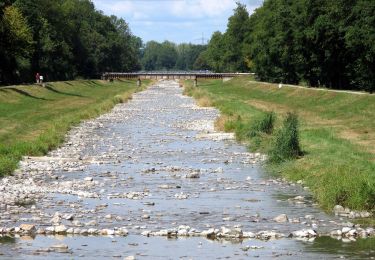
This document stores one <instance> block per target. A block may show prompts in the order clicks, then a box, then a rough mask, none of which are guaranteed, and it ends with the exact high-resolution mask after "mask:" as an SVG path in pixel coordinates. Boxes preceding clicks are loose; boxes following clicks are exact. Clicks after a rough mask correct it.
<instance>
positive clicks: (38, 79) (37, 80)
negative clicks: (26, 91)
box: [35, 72, 40, 84]
mask: <svg viewBox="0 0 375 260" xmlns="http://www.w3.org/2000/svg"><path fill="white" fill-rule="evenodd" d="M35 81H36V83H37V84H38V83H39V82H40V75H39V72H37V73H36V75H35Z"/></svg>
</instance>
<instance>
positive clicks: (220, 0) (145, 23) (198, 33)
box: [92, 0, 263, 44]
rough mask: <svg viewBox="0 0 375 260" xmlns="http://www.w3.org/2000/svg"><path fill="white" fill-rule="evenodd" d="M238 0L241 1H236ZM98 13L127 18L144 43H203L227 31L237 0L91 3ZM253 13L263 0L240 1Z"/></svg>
mask: <svg viewBox="0 0 375 260" xmlns="http://www.w3.org/2000/svg"><path fill="white" fill-rule="evenodd" d="M237 1H238V0H237ZM92 2H93V3H94V4H95V6H96V8H97V9H98V10H102V11H103V12H104V13H105V14H107V15H111V14H114V15H116V16H118V17H122V18H124V19H125V20H126V21H127V22H128V24H129V26H130V28H131V30H132V32H133V34H135V35H137V36H139V37H141V38H142V40H143V41H144V42H147V41H150V40H156V41H159V42H162V41H164V40H169V41H173V42H176V43H181V42H191V43H196V44H198V43H202V40H201V38H202V34H203V35H204V38H206V40H207V39H209V38H210V37H211V35H212V33H213V32H215V31H222V32H223V31H225V29H226V25H227V21H228V18H229V17H230V16H231V15H232V14H233V9H234V8H235V7H236V0H92ZM239 2H241V3H243V4H246V6H247V9H248V11H249V12H250V13H252V12H253V10H254V9H255V8H257V7H259V6H261V4H262V3H263V0H240V1H239Z"/></svg>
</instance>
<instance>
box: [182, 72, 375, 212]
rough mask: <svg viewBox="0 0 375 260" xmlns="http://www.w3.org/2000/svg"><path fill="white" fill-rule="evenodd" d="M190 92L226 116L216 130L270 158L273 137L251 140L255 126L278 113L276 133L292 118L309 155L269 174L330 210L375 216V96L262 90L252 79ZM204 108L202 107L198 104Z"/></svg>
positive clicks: (207, 84) (211, 83) (210, 83)
mask: <svg viewBox="0 0 375 260" xmlns="http://www.w3.org/2000/svg"><path fill="white" fill-rule="evenodd" d="M186 86H187V87H186V90H185V92H186V93H187V94H189V95H192V96H193V97H195V98H196V99H198V100H200V99H209V100H210V101H209V102H208V101H205V102H204V103H207V104H213V105H214V106H216V107H217V108H218V109H219V110H220V111H221V112H222V117H221V118H219V119H218V121H217V126H218V127H219V128H220V129H222V130H226V131H235V132H236V136H237V138H238V139H239V140H241V141H244V142H247V143H248V144H249V148H250V149H251V150H254V149H256V150H260V151H263V152H266V153H268V152H270V147H271V146H272V145H271V144H272V142H274V136H272V135H266V134H260V135H259V136H256V137H254V138H253V137H251V134H249V133H250V131H251V128H252V124H253V123H254V122H256V121H257V120H259V118H261V117H262V116H264V113H265V112H269V111H273V112H275V113H276V115H277V120H276V123H275V128H280V125H281V123H282V119H283V118H284V117H285V115H286V113H287V112H295V113H297V114H298V116H299V121H300V143H301V146H302V150H303V153H304V155H303V156H301V157H300V158H299V159H297V160H290V161H286V162H283V163H278V164H268V165H267V167H266V169H268V170H269V171H270V172H271V173H274V174H278V175H281V176H283V177H286V178H287V179H289V180H293V181H297V180H303V181H304V182H305V184H306V185H307V186H308V187H310V190H311V191H312V193H313V195H314V197H315V198H316V200H317V201H318V202H319V204H320V205H321V206H322V207H323V208H324V209H326V210H331V209H332V208H333V207H334V206H335V205H336V204H340V205H343V206H347V207H349V208H351V209H357V210H362V209H366V210H372V211H374V210H375V96H374V95H370V94H364V95H356V94H348V93H337V92H329V91H317V90H313V89H305V88H292V87H282V88H279V87H278V85H276V84H263V83H257V82H255V81H252V80H251V79H250V78H247V77H244V78H236V79H232V80H230V81H228V82H222V81H221V80H200V81H199V82H198V88H194V87H192V84H191V82H186ZM198 103H199V101H198Z"/></svg>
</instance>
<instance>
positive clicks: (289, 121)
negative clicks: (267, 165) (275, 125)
mask: <svg viewBox="0 0 375 260" xmlns="http://www.w3.org/2000/svg"><path fill="white" fill-rule="evenodd" d="M300 155H302V152H301V148H300V145H299V132H298V116H297V115H296V114H294V113H288V114H287V116H286V118H285V119H284V122H283V126H282V128H281V129H280V130H279V131H277V133H276V136H275V140H274V142H273V145H272V147H271V151H270V161H271V162H283V161H287V160H291V159H296V158H297V157H298V156H300Z"/></svg>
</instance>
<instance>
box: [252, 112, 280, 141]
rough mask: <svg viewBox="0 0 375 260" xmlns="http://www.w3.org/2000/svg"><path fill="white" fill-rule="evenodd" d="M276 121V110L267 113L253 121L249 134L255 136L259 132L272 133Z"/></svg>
mask: <svg viewBox="0 0 375 260" xmlns="http://www.w3.org/2000/svg"><path fill="white" fill-rule="evenodd" d="M275 121H276V114H275V113H274V112H267V113H265V114H264V115H263V116H262V117H261V118H260V119H258V120H255V121H254V122H253V124H252V125H251V127H250V131H249V133H248V136H249V137H255V136H257V135H258V134H259V133H266V134H272V132H273V128H274V124H275Z"/></svg>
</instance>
